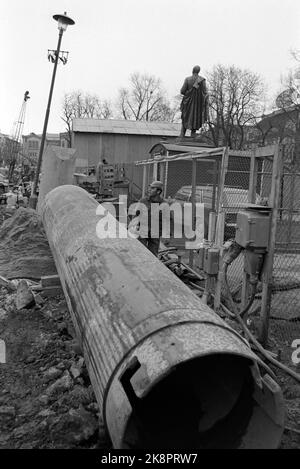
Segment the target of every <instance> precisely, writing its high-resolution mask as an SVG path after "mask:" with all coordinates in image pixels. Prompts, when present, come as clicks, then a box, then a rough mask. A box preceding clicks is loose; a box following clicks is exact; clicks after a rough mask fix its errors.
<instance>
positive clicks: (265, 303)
mask: <svg viewBox="0 0 300 469" xmlns="http://www.w3.org/2000/svg"><path fill="white" fill-rule="evenodd" d="M281 174H282V147H281V146H280V145H279V144H277V145H276V147H275V152H274V157H273V171H272V187H271V194H270V203H269V206H270V207H272V213H271V215H270V217H271V219H270V235H269V246H268V252H267V254H266V259H265V263H264V269H263V274H262V285H263V287H262V300H261V321H262V323H261V330H260V341H261V343H262V344H263V345H266V344H267V340H268V332H269V320H270V309H271V292H272V277H273V276H272V274H273V260H274V252H275V241H276V227H277V217H278V208H279V200H280V182H281Z"/></svg>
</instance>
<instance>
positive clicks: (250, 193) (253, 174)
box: [241, 149, 258, 310]
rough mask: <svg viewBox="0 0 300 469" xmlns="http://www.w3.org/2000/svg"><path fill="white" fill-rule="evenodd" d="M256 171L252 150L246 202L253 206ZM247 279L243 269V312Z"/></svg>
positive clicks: (256, 162)
mask: <svg viewBox="0 0 300 469" xmlns="http://www.w3.org/2000/svg"><path fill="white" fill-rule="evenodd" d="M257 171H258V159H257V157H256V149H253V150H252V152H251V160H250V174H249V190H248V202H249V203H251V204H255V202H256V186H257ZM249 279H250V276H249V274H248V273H247V272H245V269H243V279H242V292H241V310H243V309H244V308H245V307H246V305H247V303H248V298H249Z"/></svg>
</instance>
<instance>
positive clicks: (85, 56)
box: [0, 0, 300, 134]
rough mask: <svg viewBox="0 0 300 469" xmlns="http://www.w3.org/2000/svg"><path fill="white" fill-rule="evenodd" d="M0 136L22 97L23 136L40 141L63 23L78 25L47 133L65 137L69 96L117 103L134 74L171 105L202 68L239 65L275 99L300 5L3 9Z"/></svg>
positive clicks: (214, 1)
mask: <svg viewBox="0 0 300 469" xmlns="http://www.w3.org/2000/svg"><path fill="white" fill-rule="evenodd" d="M0 5H1V17H0V41H1V42H0V43H1V50H2V54H1V55H2V57H1V58H2V60H1V65H2V66H1V74H0V132H2V133H8V134H11V133H12V131H13V125H14V122H15V121H16V120H17V118H18V115H19V112H20V108H21V104H22V99H23V95H24V92H25V91H26V90H29V91H30V96H31V99H30V100H29V101H28V104H27V112H26V119H25V126H24V132H23V133H29V132H36V133H42V129H43V121H44V116H45V110H46V104H47V99H48V93H49V87H50V80H51V74H52V69H53V64H51V63H50V62H48V60H47V50H48V49H55V48H56V45H57V40H58V29H57V23H56V22H55V21H54V20H53V19H52V15H53V14H56V13H63V12H64V11H67V14H68V15H69V16H71V17H72V18H73V19H74V21H75V25H74V26H70V27H69V28H68V29H67V31H66V32H65V33H64V35H63V41H62V49H63V50H67V51H69V53H70V55H69V61H68V63H67V64H66V65H59V66H58V70H57V76H56V82H55V89H54V95H53V101H52V107H51V113H50V119H49V125H48V132H61V131H63V130H64V124H63V122H62V120H61V118H60V115H61V102H62V98H63V95H64V93H65V92H70V91H73V90H77V89H81V90H83V91H86V92H90V93H96V94H98V95H99V97H100V98H102V99H111V100H112V101H114V100H115V99H116V97H117V92H118V89H119V88H120V87H122V86H126V85H127V83H128V78H129V75H130V74H131V73H132V72H135V71H139V72H147V73H151V74H154V75H155V76H157V77H159V78H161V80H162V82H163V85H164V87H165V89H166V92H167V94H168V95H169V97H172V96H175V95H177V94H178V93H179V89H180V87H181V86H182V83H183V79H184V78H185V77H186V76H188V75H190V73H191V68H192V67H193V66H194V65H196V64H199V65H200V66H201V74H202V75H204V76H205V72H206V71H208V70H210V69H211V68H212V67H213V65H215V64H218V63H222V64H227V65H229V64H234V65H236V66H238V67H241V68H248V69H250V70H252V71H253V72H256V73H259V74H260V75H261V76H262V77H263V78H264V80H265V82H266V84H267V85H268V86H269V91H270V95H274V94H275V93H276V91H277V90H279V89H280V76H281V75H282V74H284V73H286V71H287V70H288V69H289V68H291V67H292V66H293V60H292V58H291V55H290V50H291V49H296V48H299V49H300V1H299V0H285V1H279V0H111V1H110V0H42V1H41V0H26V1H24V0H0Z"/></svg>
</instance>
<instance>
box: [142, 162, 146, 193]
mask: <svg viewBox="0 0 300 469" xmlns="http://www.w3.org/2000/svg"><path fill="white" fill-rule="evenodd" d="M146 190H147V166H143V186H142V197H145V195H146Z"/></svg>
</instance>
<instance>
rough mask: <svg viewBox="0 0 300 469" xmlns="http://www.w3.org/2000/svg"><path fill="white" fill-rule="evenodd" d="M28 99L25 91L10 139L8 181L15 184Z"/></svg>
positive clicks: (27, 93)
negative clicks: (15, 172) (14, 179)
mask: <svg viewBox="0 0 300 469" xmlns="http://www.w3.org/2000/svg"><path fill="white" fill-rule="evenodd" d="M28 99H30V96H29V91H25V93H24V97H23V101H22V105H21V110H20V114H19V118H18V120H17V122H15V125H14V131H13V135H12V138H11V139H9V149H8V158H9V169H8V180H9V182H13V176H14V171H15V167H16V164H17V162H18V156H19V154H20V150H21V144H22V143H21V139H22V132H23V127H24V122H25V114H26V103H27V101H28Z"/></svg>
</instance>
